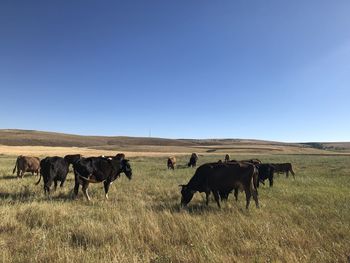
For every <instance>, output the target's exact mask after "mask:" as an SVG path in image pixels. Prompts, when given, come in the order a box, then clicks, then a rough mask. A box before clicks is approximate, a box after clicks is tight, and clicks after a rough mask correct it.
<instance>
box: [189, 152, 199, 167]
mask: <svg viewBox="0 0 350 263" xmlns="http://www.w3.org/2000/svg"><path fill="white" fill-rule="evenodd" d="M197 161H198V155H197V154H196V153H192V154H191V157H190V161H189V162H188V164H187V166H188V167H196V165H197Z"/></svg>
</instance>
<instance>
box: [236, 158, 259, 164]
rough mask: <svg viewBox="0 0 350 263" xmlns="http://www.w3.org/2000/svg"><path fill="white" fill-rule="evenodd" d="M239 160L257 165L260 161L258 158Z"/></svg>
mask: <svg viewBox="0 0 350 263" xmlns="http://www.w3.org/2000/svg"><path fill="white" fill-rule="evenodd" d="M240 162H246V163H252V164H254V165H258V164H261V163H262V162H261V161H260V160H259V159H249V160H242V161H240Z"/></svg>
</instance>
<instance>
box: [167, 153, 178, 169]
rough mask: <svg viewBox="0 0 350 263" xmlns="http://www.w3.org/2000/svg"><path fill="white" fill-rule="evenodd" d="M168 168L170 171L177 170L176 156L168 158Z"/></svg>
mask: <svg viewBox="0 0 350 263" xmlns="http://www.w3.org/2000/svg"><path fill="white" fill-rule="evenodd" d="M167 166H168V169H173V170H174V169H175V166H176V158H175V156H172V157H169V158H168V161H167Z"/></svg>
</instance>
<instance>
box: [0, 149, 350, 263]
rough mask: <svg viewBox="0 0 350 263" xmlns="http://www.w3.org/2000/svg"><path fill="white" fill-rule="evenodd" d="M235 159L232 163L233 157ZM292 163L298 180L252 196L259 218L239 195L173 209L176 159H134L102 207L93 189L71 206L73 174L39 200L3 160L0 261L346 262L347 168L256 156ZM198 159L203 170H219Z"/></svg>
mask: <svg viewBox="0 0 350 263" xmlns="http://www.w3.org/2000/svg"><path fill="white" fill-rule="evenodd" d="M231 157H232V158H234V156H231ZM248 157H258V158H260V159H261V160H263V161H264V162H285V161H289V162H292V163H293V165H294V170H295V172H296V178H295V180H293V178H291V177H290V178H288V179H287V178H285V176H284V175H279V176H277V177H276V179H275V184H274V187H273V188H269V187H268V186H267V185H266V186H262V187H261V188H260V189H259V201H260V204H261V208H260V209H256V208H255V206H254V205H253V204H251V206H250V209H249V211H246V209H245V202H244V199H245V198H244V194H243V193H240V195H239V201H238V202H237V203H236V202H235V201H234V200H233V196H230V197H229V201H228V203H226V204H223V205H222V208H221V209H218V208H217V206H216V204H215V202H214V201H213V200H212V201H211V203H210V204H209V207H206V206H205V204H204V195H201V194H198V193H197V194H196V195H195V198H194V199H193V200H192V202H191V203H190V204H189V207H188V209H180V207H179V202H180V191H179V187H178V184H183V183H187V182H188V180H189V179H190V178H191V176H192V175H193V173H194V169H191V168H185V167H184V166H183V165H184V164H185V163H186V161H187V158H185V157H179V158H178V163H179V164H180V165H179V167H178V168H177V169H176V170H175V171H168V170H167V169H166V159H165V158H164V157H132V158H131V164H132V167H133V171H134V174H133V179H132V180H131V181H128V179H127V178H126V177H125V176H122V177H121V178H120V179H118V180H117V181H116V182H115V183H114V184H113V185H112V186H111V188H110V192H109V200H105V199H104V194H103V193H104V192H103V186H102V184H95V185H91V186H90V190H89V193H90V196H91V197H92V201H91V202H87V201H86V200H85V199H84V198H83V195H82V193H81V191H80V192H79V196H78V199H77V200H72V199H71V190H72V188H73V184H74V182H73V174H72V173H70V174H69V175H68V178H69V179H68V181H67V182H66V185H65V187H64V188H63V189H58V190H57V191H56V192H55V193H53V194H52V196H51V198H48V197H46V196H44V194H43V186H42V183H41V184H40V186H35V185H34V183H35V182H36V181H37V179H38V177H36V176H32V175H29V174H28V175H27V176H25V178H24V179H22V180H20V179H16V178H15V177H14V176H13V175H12V169H13V167H14V162H15V158H14V157H11V156H6V155H1V156H0V204H1V209H0V214H1V215H0V217H1V220H0V248H1V250H0V251H1V259H2V261H3V262H56V261H57V262H107V261H113V262H348V261H349V256H350V190H349V189H350V182H349V179H350V178H349V175H350V166H349V158H350V157H346V156H343V157H341V156H338V157H337V156H303V155H261V156H240V158H242V159H243V158H248ZM217 159H218V157H217V156H202V157H201V158H200V163H204V162H207V161H216V160H217Z"/></svg>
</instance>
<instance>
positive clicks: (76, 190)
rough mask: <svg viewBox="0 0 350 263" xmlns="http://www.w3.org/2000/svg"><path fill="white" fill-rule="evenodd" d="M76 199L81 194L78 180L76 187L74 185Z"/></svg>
mask: <svg viewBox="0 0 350 263" xmlns="http://www.w3.org/2000/svg"><path fill="white" fill-rule="evenodd" d="M73 192H74V198H76V197H77V196H78V192H79V181H78V180H77V179H75V185H74V190H73Z"/></svg>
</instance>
